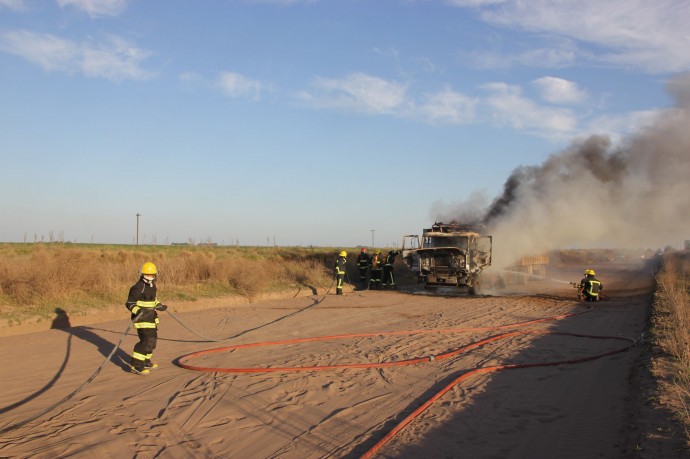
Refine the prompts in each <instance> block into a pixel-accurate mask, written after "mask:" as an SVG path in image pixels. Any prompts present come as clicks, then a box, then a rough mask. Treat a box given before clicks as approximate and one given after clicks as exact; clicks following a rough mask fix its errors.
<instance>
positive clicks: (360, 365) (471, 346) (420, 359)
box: [175, 306, 637, 459]
mask: <svg viewBox="0 0 690 459" xmlns="http://www.w3.org/2000/svg"><path fill="white" fill-rule="evenodd" d="M591 310H592V307H591V306H589V307H588V309H586V310H584V311H579V312H574V313H568V314H561V315H556V316H550V317H545V318H542V319H535V320H528V321H524V322H517V323H513V324H507V325H500V326H495V327H475V328H449V329H420V330H401V331H387V332H375V333H349V334H342V335H330V336H317V337H308V338H293V339H286V340H280V341H266V342H258V343H247V344H237V345H234V346H226V347H219V348H215V349H207V350H205V351H199V352H194V353H191V354H187V355H184V356H182V357H179V358H178V359H177V360H176V362H175V363H176V364H177V365H179V366H180V367H182V368H186V369H188V370H194V371H205V372H222V373H269V372H292V371H315V370H334V369H344V368H385V367H393V366H402V365H412V364H416V363H422V362H428V361H431V360H442V359H446V358H449V357H453V356H455V355H458V354H461V353H463V352H466V351H468V350H470V349H474V348H477V347H480V346H483V345H485V344H488V343H491V342H493V341H497V340H501V339H506V338H511V337H514V336H519V335H530V334H533V335H563V336H573V337H577V338H591V339H602V340H617V341H626V342H627V343H628V344H627V345H626V346H624V347H621V348H618V349H614V350H612V351H607V352H603V353H600V354H596V355H590V356H586V357H580V358H575V359H569V360H559V361H554V362H540V363H524V364H506V365H496V366H491V367H482V368H476V369H474V370H470V371H468V372H467V373H463V374H462V375H460V376H458V377H457V378H455V379H454V380H453V381H452V382H450V383H449V384H447V385H446V386H445V387H443V388H442V389H441V390H440V391H438V392H437V393H436V394H434V395H433V396H432V397H430V398H429V399H428V400H427V401H426V402H424V403H423V404H422V405H421V406H419V407H418V408H417V409H415V410H414V411H413V412H412V413H410V414H409V415H408V416H407V417H405V419H403V420H402V421H400V423H398V424H397V425H396V426H395V427H394V428H393V429H392V430H390V431H389V432H388V433H387V434H386V435H385V436H384V437H383V438H381V440H379V441H378V442H377V443H376V444H375V445H374V446H372V447H371V448H370V449H369V450H367V452H365V453H364V454H363V455H362V456H361V458H362V459H365V458H370V457H372V456H373V455H374V454H375V453H376V452H377V451H378V450H379V449H380V448H381V447H383V445H384V444H386V443H387V442H388V441H389V440H390V439H391V438H393V437H394V436H395V435H396V434H397V433H398V432H400V431H401V430H402V429H404V428H405V427H406V426H407V425H408V424H409V423H410V422H412V421H413V420H414V419H415V418H416V417H417V416H419V415H420V414H421V413H422V412H424V411H425V410H426V409H427V408H428V407H429V406H431V405H432V404H433V403H434V402H435V401H436V400H438V399H439V398H441V397H442V396H443V395H444V394H445V393H447V392H448V391H450V390H451V389H452V388H453V387H455V386H456V385H458V384H459V383H461V382H462V381H464V380H466V379H468V378H470V377H472V376H476V375H479V374H483V373H493V372H497V371H502V370H512V369H518V368H531V367H545V366H555V365H565V364H573V363H580V362H586V361H590V360H596V359H599V358H601V357H605V356H608V355H613V354H617V353H619V352H624V351H626V350H628V349H630V348H631V347H632V346H634V345H635V344H636V343H637V341H636V340H635V339H632V338H628V337H620V336H597V335H585V334H577V333H565V332H551V331H539V330H515V331H509V332H506V333H502V334H499V335H494V336H491V337H488V338H484V339H482V340H479V341H476V342H474V343H470V344H468V345H466V346H463V347H461V348H458V349H454V350H452V351H449V352H444V353H441V354H437V355H431V356H425V357H417V358H413V359H406V360H398V361H394V362H382V363H353V364H341V365H318V366H309V367H263V368H259V367H257V368H222V367H221V368H215V367H201V366H195V365H190V364H188V363H185V361H188V360H191V359H193V358H195V357H200V356H202V355H207V354H213V353H217V352H224V351H231V350H235V349H247V348H252V347H264V346H279V345H284V344H295V343H308V342H316V341H327V340H335V339H345V338H365V337H373V336H391V335H415V334H429V333H467V332H472V331H491V330H504V329H511V328H519V327H524V326H527V325H532V324H537V323H542V322H548V321H554V320H561V319H565V318H567V317H572V316H575V315H578V314H582V313H585V312H589V311H591Z"/></svg>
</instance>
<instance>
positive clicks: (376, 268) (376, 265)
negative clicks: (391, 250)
mask: <svg viewBox="0 0 690 459" xmlns="http://www.w3.org/2000/svg"><path fill="white" fill-rule="evenodd" d="M381 258H382V257H381V250H379V249H376V252H374V256H373V257H371V277H370V278H369V289H372V290H379V289H380V288H381V270H382V260H381Z"/></svg>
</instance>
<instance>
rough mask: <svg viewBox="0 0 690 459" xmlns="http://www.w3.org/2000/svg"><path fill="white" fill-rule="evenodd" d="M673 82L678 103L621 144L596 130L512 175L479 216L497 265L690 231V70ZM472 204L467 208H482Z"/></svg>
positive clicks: (667, 238)
mask: <svg viewBox="0 0 690 459" xmlns="http://www.w3.org/2000/svg"><path fill="white" fill-rule="evenodd" d="M667 90H668V92H669V93H670V94H671V95H672V96H673V97H674V98H675V99H676V101H677V105H676V107H675V108H672V109H669V110H666V111H664V112H663V113H662V114H661V115H660V117H659V118H658V119H657V121H656V122H655V123H654V124H653V125H652V126H651V127H649V128H646V129H644V130H642V131H641V132H638V133H636V134H635V135H632V136H630V137H629V138H626V139H624V140H623V141H622V142H621V143H619V144H616V145H614V144H613V143H612V142H611V140H610V139H609V138H608V137H607V136H602V135H592V136H590V137H589V138H586V139H584V140H580V141H576V142H574V143H573V144H572V145H571V146H570V147H569V148H567V149H566V150H564V151H562V152H560V153H557V154H554V155H552V156H550V157H549V158H548V159H547V160H546V161H545V162H544V163H543V164H541V165H539V166H520V167H518V168H517V169H516V170H515V171H514V172H513V173H512V174H511V176H510V177H508V179H507V180H506V182H505V184H504V188H503V193H502V194H501V195H500V196H498V197H497V198H496V199H494V200H493V202H492V203H491V204H490V205H489V206H488V207H485V213H484V215H483V217H482V218H481V221H483V222H484V223H485V224H486V225H487V226H488V227H489V228H490V232H491V234H493V236H494V261H495V263H494V264H495V265H499V266H501V265H508V264H510V263H511V262H512V261H514V260H517V259H519V258H520V257H521V256H524V255H531V254H538V253H542V252H544V251H546V250H549V249H558V248H569V247H583V248H594V247H610V248H642V249H645V248H652V249H656V248H660V247H665V246H666V245H668V244H671V245H674V246H675V247H678V246H679V244H680V243H681V241H683V240H685V239H690V74H686V75H683V76H680V77H677V78H676V79H674V80H672V81H670V82H669V83H668V84H667ZM479 197H480V196H479ZM470 207H471V206H469V205H468V204H466V205H465V208H464V209H463V211H462V212H463V214H464V213H465V212H466V211H470V214H472V212H475V213H476V209H471V208H470ZM457 218H458V219H459V220H462V218H463V215H459V216H458V217H457ZM465 221H467V220H465Z"/></svg>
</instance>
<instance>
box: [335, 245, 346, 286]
mask: <svg viewBox="0 0 690 459" xmlns="http://www.w3.org/2000/svg"><path fill="white" fill-rule="evenodd" d="M346 263H347V252H346V251H344V250H343V251H342V252H340V253H339V254H338V258H336V259H335V266H334V268H333V270H334V273H335V294H336V295H342V294H343V280H344V279H345V269H346V266H345V265H346Z"/></svg>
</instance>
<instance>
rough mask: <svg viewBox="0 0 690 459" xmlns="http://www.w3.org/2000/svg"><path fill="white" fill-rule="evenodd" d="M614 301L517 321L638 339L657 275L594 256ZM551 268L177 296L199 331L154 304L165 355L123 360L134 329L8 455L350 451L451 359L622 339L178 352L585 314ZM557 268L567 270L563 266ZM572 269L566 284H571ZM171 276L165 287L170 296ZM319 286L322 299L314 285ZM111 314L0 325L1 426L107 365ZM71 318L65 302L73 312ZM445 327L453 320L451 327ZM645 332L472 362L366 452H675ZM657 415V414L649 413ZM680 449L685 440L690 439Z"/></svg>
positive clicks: (15, 437) (372, 340)
mask: <svg viewBox="0 0 690 459" xmlns="http://www.w3.org/2000/svg"><path fill="white" fill-rule="evenodd" d="M597 268H598V271H600V273H601V276H599V277H600V278H601V279H602V281H603V282H604V283H605V285H606V289H607V290H608V292H609V294H610V296H611V298H612V300H611V301H608V302H600V303H597V304H596V305H595V306H594V308H593V310H591V311H589V312H585V313H582V314H577V315H574V316H571V317H568V318H566V319H562V320H555V321H548V322H544V323H539V324H534V325H530V326H527V327H522V328H520V330H527V329H529V330H541V331H558V332H564V333H575V334H587V335H603V336H614V337H630V338H639V337H640V336H641V334H642V333H643V331H644V330H645V326H646V320H647V315H648V313H649V305H650V302H651V295H650V285H651V282H650V275H649V272H648V269H646V268H645V267H644V266H642V265H629V264H615V265H613V264H612V265H610V266H606V267H597ZM580 271H581V267H573V269H571V270H565V271H561V272H557V271H555V270H551V271H550V272H549V274H548V276H549V279H547V280H539V281H530V282H526V283H525V284H524V285H518V286H509V287H508V288H506V289H504V290H502V291H500V292H491V293H492V295H485V296H479V297H467V296H463V295H450V294H447V293H448V292H444V291H440V292H437V294H436V295H430V294H426V293H425V292H423V290H422V291H420V289H419V288H418V286H408V287H407V288H405V287H404V286H403V287H401V289H400V290H398V291H358V290H354V291H352V290H351V289H350V288H349V287H346V289H345V292H346V294H345V295H344V296H340V297H339V296H335V295H332V294H329V295H323V294H322V295H318V296H311V297H305V296H298V297H295V298H288V299H281V300H270V301H262V302H259V303H246V304H231V305H227V306H224V305H215V306H216V307H214V308H211V309H205V310H203V309H202V310H196V311H188V312H179V311H178V312H177V313H176V312H175V304H173V303H170V310H171V311H172V312H173V313H174V314H175V316H176V317H178V318H179V319H180V320H181V321H183V322H184V323H185V324H186V325H187V326H188V327H189V328H191V329H193V330H195V331H197V332H198V333H200V334H202V335H204V336H207V337H214V338H216V339H223V338H226V337H228V338H230V339H227V340H225V341H222V342H210V341H208V340H205V339H203V338H200V337H199V336H196V335H194V334H192V333H190V332H189V331H188V330H187V329H185V328H184V327H183V326H181V325H180V324H179V323H178V322H177V321H175V320H174V319H173V318H172V317H171V316H170V315H168V314H162V317H161V325H160V334H159V343H158V349H157V350H156V353H155V355H154V360H156V361H157V362H158V363H159V364H160V368H159V369H158V370H155V371H153V372H152V373H151V374H150V375H148V376H137V375H133V374H130V373H128V372H127V366H126V362H128V360H129V356H128V354H129V352H131V350H132V347H133V346H134V344H135V342H136V338H135V336H134V335H133V334H132V332H130V334H129V335H128V336H127V337H126V338H125V340H124V342H123V345H122V349H121V350H118V352H117V353H116V354H115V356H114V358H113V362H109V363H107V364H106V365H105V366H104V368H103V370H102V371H101V372H100V374H98V376H97V377H96V378H95V379H94V380H93V381H92V382H90V383H89V384H87V385H86V386H85V387H84V388H83V389H82V390H81V391H79V392H78V393H77V394H76V395H75V396H74V397H72V398H71V399H69V400H67V401H65V402H64V403H62V404H60V405H59V406H58V407H56V408H55V409H54V410H52V411H51V412H49V413H47V414H45V415H43V416H41V417H40V418H38V419H36V420H34V421H31V422H29V423H27V424H26V425H23V426H21V427H18V428H16V429H12V430H10V431H9V432H6V433H4V434H2V435H0V457H12V458H15V457H19V458H23V457H26V458H57V457H60V458H66V457H79V458H81V457H84V458H86V457H89V458H91V457H101V458H126V457H132V458H299V459H303V458H322V457H334V458H357V457H360V456H361V455H362V454H364V453H365V452H366V451H367V450H368V449H369V448H371V447H372V446H373V445H374V444H375V443H376V442H377V441H378V440H379V439H381V438H382V437H383V436H384V435H385V434H386V433H387V432H388V431H389V430H390V429H391V428H392V427H394V426H395V424H396V423H397V422H398V421H400V420H401V419H402V418H403V417H405V416H406V415H407V414H409V413H410V412H411V411H413V410H414V409H416V408H417V407H418V406H419V405H421V404H422V403H424V401H426V400H427V399H428V398H430V397H431V396H432V395H434V393H436V392H437V391H439V390H440V389H441V388H442V387H444V386H445V385H447V384H448V383H449V382H450V381H452V380H453V379H454V378H455V377H457V376H458V375H461V374H463V373H466V372H468V371H469V370H471V369H474V368H477V367H486V366H492V365H501V364H506V363H516V364H529V363H540V362H556V361H564V360H570V359H575V358H581V357H585V356H588V355H594V354H598V353H603V352H606V351H609V350H613V349H616V348H620V347H622V346H624V345H625V343H623V342H621V341H615V340H595V339H588V338H578V337H573V336H569V335H554V334H548V335H543V334H534V335H525V334H523V335H517V336H514V337H512V338H509V339H504V340H499V341H496V342H493V343H490V344H486V345H483V346H479V347H477V348H475V349H472V350H470V351H468V352H464V353H460V354H458V355H455V356H453V357H451V358H448V359H436V360H430V359H428V361H425V362H422V363H417V364H414V365H406V366H399V367H383V368H367V369H360V368H340V369H333V370H326V371H315V370H311V371H298V372H293V371H280V372H269V373H227V372H199V371H191V370H187V369H184V368H181V367H179V366H177V365H176V364H175V362H176V360H177V359H178V358H180V357H182V356H185V355H187V354H190V353H193V352H197V351H202V350H206V349H214V348H218V347H224V346H231V345H237V344H245V343H259V342H266V341H276V340H288V339H297V338H305V337H319V336H329V335H340V334H363V333H378V332H395V331H406V330H438V332H434V333H415V334H400V335H398V334H390V335H382V336H373V337H361V336H360V337H348V338H341V339H333V340H323V341H313V342H304V343H292V344H284V345H278V346H257V347H249V348H245V349H237V350H233V351H225V352H215V353H212V354H208V355H205V356H201V357H198V358H194V359H190V360H188V363H190V364H193V365H198V366H206V367H215V368H254V367H295V366H302V367H304V366H318V365H343V364H358V363H370V362H390V361H399V360H403V359H410V358H415V357H425V356H430V355H438V354H441V353H444V352H448V351H450V350H454V349H458V348H461V347H462V346H465V345H467V344H470V343H473V342H476V341H478V340H480V339H483V338H487V337H489V336H494V335H497V334H499V333H502V332H505V331H506V330H501V331H496V330H493V331H491V330H475V331H450V330H462V329H467V328H476V327H490V326H491V327H492V326H502V325H509V324H514V323H519V322H524V321H528V320H533V319H540V318H544V317H551V316H555V315H560V314H568V313H573V312H581V311H584V310H585V309H586V306H585V305H584V304H582V303H579V302H577V301H576V298H575V290H574V289H573V288H572V287H570V286H569V285H568V284H567V283H566V282H567V281H578V280H579V279H580V277H581V276H580ZM559 281H560V282H559ZM563 281H566V282H563ZM164 295H165V292H160V294H159V296H160V297H161V298H164ZM321 300H322V301H321ZM122 316H123V317H122V318H121V319H119V320H113V321H109V322H102V323H94V324H91V325H80V326H71V327H68V328H63V329H51V330H47V331H42V332H34V333H25V334H20V335H14V336H3V337H0V350H1V351H2V352H0V368H2V377H1V379H0V380H1V381H2V387H3V390H2V392H1V393H0V429H3V428H7V427H8V426H10V425H13V424H15V423H18V422H21V421H23V420H25V419H27V418H29V417H31V416H32V415H34V414H36V413H38V412H39V411H41V410H43V409H44V408H46V407H48V406H50V405H52V404H54V403H55V402H57V401H59V400H61V399H62V398H64V397H65V396H67V395H68V394H70V393H71V392H73V391H74V390H75V389H76V388H78V387H79V386H80V385H81V384H83V383H84V382H85V381H86V380H87V379H88V378H89V377H90V376H91V375H92V374H93V372H94V371H95V370H96V369H97V368H98V367H99V365H101V364H102V363H103V362H104V360H105V356H107V355H108V354H109V353H110V351H111V350H112V348H113V346H114V344H115V343H117V341H118V340H119V338H120V336H121V335H122V333H123V332H124V330H125V329H126V328H127V326H128V321H127V315H126V313H125V311H123V314H122ZM68 319H69V318H65V317H63V318H61V320H62V321H63V325H64V322H65V321H66V320H68ZM444 330H445V331H444ZM645 352H647V351H645V347H644V346H642V345H640V346H636V347H634V348H632V349H631V350H628V351H626V352H623V353H618V354H615V355H612V356H608V357H603V358H601V359H598V360H594V361H589V362H583V363H575V364H567V365H556V366H545V367H533V368H524V369H512V370H506V371H501V372H496V373H489V374H481V375H478V376H473V377H471V378H469V379H467V380H466V381H464V382H462V383H460V384H459V385H457V386H456V387H455V388H454V389H452V390H451V391H449V392H448V393H446V394H445V395H444V396H442V397H441V398H440V399H439V400H437V401H436V402H435V403H434V404H433V405H431V406H430V407H429V408H428V409H427V410H426V411H424V412H423V413H422V414H421V415H420V416H419V417H418V418H417V419H415V420H414V421H413V422H412V423H411V424H410V425H408V426H407V427H406V428H405V429H403V430H402V431H401V432H400V433H399V434H398V435H396V436H395V437H394V438H393V439H392V440H391V441H389V442H388V443H386V444H385V445H384V446H383V447H382V448H381V449H380V450H379V451H378V452H377V453H376V454H375V456H374V457H380V458H421V457H424V458H427V457H428V458H555V457H558V458H599V457H602V458H617V457H681V456H679V455H678V454H679V453H678V451H679V450H678V447H679V444H678V442H677V439H674V438H671V437H672V436H671V435H656V436H654V435H653V432H651V433H650V430H652V431H653V429H654V426H657V429H658V425H659V424H658V422H661V421H660V419H662V418H664V416H665V415H667V414H664V413H659V412H658V410H657V411H654V409H652V408H650V407H647V410H648V411H647V412H645V413H646V414H644V416H647V417H646V418H645V419H647V420H648V421H646V420H645V419H641V416H642V415H641V414H640V413H643V412H642V411H640V410H641V408H640V407H641V406H642V405H644V397H645V394H646V393H647V392H646V390H647V389H645V387H642V386H641V384H651V383H650V381H647V380H645V379H644V376H645V372H644V371H643V369H642V367H643V366H644V362H645V361H646V360H647V358H646V356H645ZM652 415H654V416H657V417H656V418H653V420H650V419H652ZM682 454H683V453H681V455H682Z"/></svg>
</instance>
